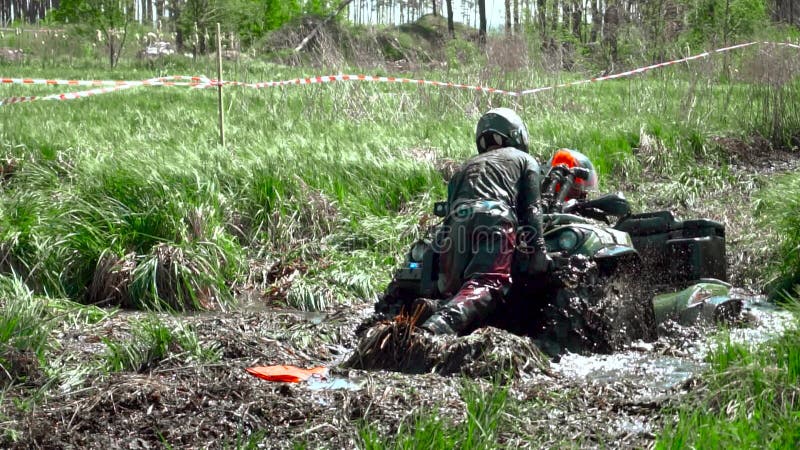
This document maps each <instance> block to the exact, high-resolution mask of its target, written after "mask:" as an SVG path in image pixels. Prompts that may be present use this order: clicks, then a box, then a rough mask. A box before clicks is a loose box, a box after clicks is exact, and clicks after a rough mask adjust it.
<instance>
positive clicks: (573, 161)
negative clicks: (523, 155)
mask: <svg viewBox="0 0 800 450" xmlns="http://www.w3.org/2000/svg"><path fill="white" fill-rule="evenodd" d="M559 164H564V165H566V166H567V167H569V168H570V169H571V168H573V167H582V168H584V169H586V171H587V172H588V173H589V177H588V178H586V179H583V178H575V181H574V182H573V183H572V187H571V188H570V190H569V192H568V193H567V196H566V198H565V200H571V199H575V200H584V199H585V198H586V196H587V194H588V193H589V192H590V191H593V190H595V189H596V188H597V172H596V171H595V170H594V164H592V161H591V160H589V157H588V156H586V155H584V154H583V153H581V152H579V151H577V150H571V149H568V148H560V149H558V150H556V152H555V153H554V154H553V157H552V158H550V162H549V163H548V165H547V166H548V167H555V166H557V165H559ZM559 189H560V186H556V192H558V190H559Z"/></svg>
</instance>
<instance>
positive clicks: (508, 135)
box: [475, 108, 528, 153]
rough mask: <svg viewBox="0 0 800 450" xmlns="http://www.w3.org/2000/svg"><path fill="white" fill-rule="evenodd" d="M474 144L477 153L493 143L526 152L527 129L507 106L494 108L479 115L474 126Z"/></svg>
mask: <svg viewBox="0 0 800 450" xmlns="http://www.w3.org/2000/svg"><path fill="white" fill-rule="evenodd" d="M475 144H476V145H477V146H478V153H483V152H485V151H486V150H487V149H489V147H492V146H494V145H497V146H500V147H515V148H516V149H518V150H522V151H523V152H525V153H527V152H528V129H527V128H525V124H524V123H523V122H522V119H521V118H520V117H519V115H517V113H515V112H514V111H512V110H510V109H508V108H494V109H492V110H490V111H489V112H487V113H486V114H484V115H483V116H481V118H480V120H478V126H477V127H476V128H475Z"/></svg>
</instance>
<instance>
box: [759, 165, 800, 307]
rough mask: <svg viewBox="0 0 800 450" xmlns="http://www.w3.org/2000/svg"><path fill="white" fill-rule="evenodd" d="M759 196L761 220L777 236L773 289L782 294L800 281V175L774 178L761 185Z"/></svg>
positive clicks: (774, 293) (777, 294)
mask: <svg viewBox="0 0 800 450" xmlns="http://www.w3.org/2000/svg"><path fill="white" fill-rule="evenodd" d="M760 200H761V203H760V204H759V217H760V222H761V224H762V225H763V226H765V227H768V228H771V229H773V230H774V231H775V233H776V235H777V238H778V242H777V246H776V247H777V248H776V250H777V252H776V253H777V261H776V264H775V265H774V266H773V267H771V270H770V271H771V273H772V275H773V277H774V278H773V281H772V282H771V283H770V290H771V292H772V294H773V295H775V296H780V295H784V294H786V293H787V292H792V288H793V287H796V286H798V285H800V175H798V174H796V173H794V174H787V175H784V176H782V177H779V178H773V179H772V180H770V181H769V182H768V183H767V184H766V185H765V187H764V189H762V191H761V195H760Z"/></svg>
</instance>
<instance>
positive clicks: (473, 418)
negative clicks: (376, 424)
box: [359, 382, 508, 450]
mask: <svg viewBox="0 0 800 450" xmlns="http://www.w3.org/2000/svg"><path fill="white" fill-rule="evenodd" d="M460 395H461V399H462V400H463V401H464V403H465V406H464V410H465V411H466V417H465V419H464V420H463V421H461V422H460V423H457V424H451V423H448V422H447V421H446V419H444V418H442V417H441V416H440V415H439V414H437V413H435V412H434V413H431V412H425V413H418V414H417V415H416V416H415V418H414V419H413V421H412V422H410V423H406V424H403V425H401V426H400V427H399V429H398V430H397V435H396V437H395V438H394V439H391V440H387V439H385V438H384V437H382V436H380V435H379V433H378V432H377V431H376V430H375V429H374V428H372V427H371V426H370V425H369V424H365V425H364V426H363V427H362V428H361V430H360V432H359V435H360V438H361V446H362V448H364V449H365V450H373V449H375V450H377V449H384V448H393V449H417V448H427V449H450V448H470V449H492V448H497V437H498V436H499V434H498V433H499V432H500V428H501V425H502V424H503V417H502V414H503V410H504V408H505V406H506V402H507V399H508V388H507V387H502V386H500V385H499V384H497V383H495V384H494V385H493V386H491V387H489V388H487V387H484V386H481V385H479V384H474V383H471V382H464V385H463V386H462V388H461V391H460Z"/></svg>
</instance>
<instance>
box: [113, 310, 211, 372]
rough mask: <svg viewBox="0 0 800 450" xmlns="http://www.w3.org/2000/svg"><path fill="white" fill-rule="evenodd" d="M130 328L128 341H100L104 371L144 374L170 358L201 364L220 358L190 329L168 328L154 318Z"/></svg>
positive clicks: (181, 327)
mask: <svg viewBox="0 0 800 450" xmlns="http://www.w3.org/2000/svg"><path fill="white" fill-rule="evenodd" d="M132 325H133V328H132V330H131V338H130V339H129V340H126V341H123V342H116V341H112V340H110V339H104V342H105V345H106V347H107V351H106V355H105V368H106V370H108V371H125V370H128V371H136V372H145V371H147V370H150V369H152V368H154V367H155V366H157V365H158V364H159V363H161V362H163V361H164V360H166V359H168V358H170V357H177V358H181V360H183V361H192V360H194V361H201V362H205V361H216V360H218V359H219V357H220V350H219V348H218V347H217V346H215V345H213V344H210V345H206V344H204V343H201V342H200V341H199V340H198V338H197V334H196V333H195V332H194V330H192V329H191V328H189V327H186V326H184V325H181V324H176V325H175V326H172V327H170V326H167V325H166V324H164V323H162V322H161V320H160V319H158V318H156V317H150V318H148V319H146V320H143V321H140V322H134V323H133V324H132Z"/></svg>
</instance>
